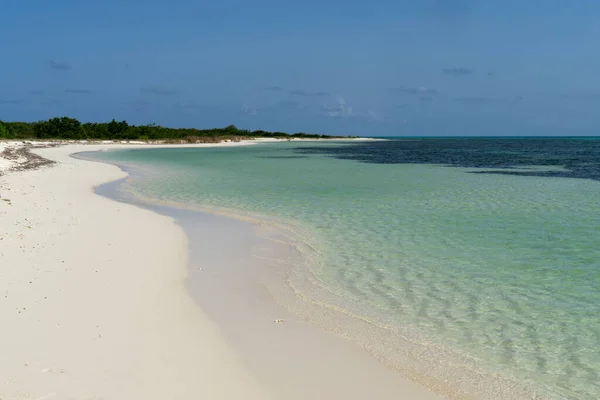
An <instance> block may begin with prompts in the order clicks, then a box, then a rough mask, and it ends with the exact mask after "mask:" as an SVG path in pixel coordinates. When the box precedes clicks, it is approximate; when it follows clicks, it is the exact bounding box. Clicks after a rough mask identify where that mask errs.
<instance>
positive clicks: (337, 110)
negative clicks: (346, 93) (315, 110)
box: [321, 94, 354, 118]
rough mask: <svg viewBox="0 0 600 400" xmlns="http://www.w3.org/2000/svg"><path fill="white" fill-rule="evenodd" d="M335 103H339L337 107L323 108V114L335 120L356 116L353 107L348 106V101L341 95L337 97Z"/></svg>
mask: <svg viewBox="0 0 600 400" xmlns="http://www.w3.org/2000/svg"><path fill="white" fill-rule="evenodd" d="M335 101H336V102H337V107H327V106H324V107H322V108H321V112H322V113H324V114H325V115H327V116H329V117H335V118H347V117H351V116H353V115H354V114H353V110H352V107H351V106H349V105H348V104H346V99H344V98H343V97H342V96H340V95H339V94H338V95H336V96H335Z"/></svg>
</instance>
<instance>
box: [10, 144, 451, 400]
mask: <svg viewBox="0 0 600 400" xmlns="http://www.w3.org/2000/svg"><path fill="white" fill-rule="evenodd" d="M243 144H251V142H250V143H243ZM12 145H17V144H12ZM229 145H239V144H231V143H227V144H218V145H217V146H229ZM3 146H6V144H4V145H3V144H2V143H0V153H1V152H2V147H3ZM139 146H140V145H137V144H122V145H121V144H119V145H114V144H105V145H67V146H61V147H56V148H46V149H36V150H34V152H35V153H37V154H40V155H42V156H43V157H46V158H48V159H50V160H53V161H56V164H54V165H53V166H50V167H43V168H41V169H36V170H29V171H18V172H14V171H13V172H7V170H8V169H9V168H11V167H12V166H14V162H11V163H8V162H6V161H0V172H2V170H4V171H5V174H4V175H3V176H0V316H1V318H2V319H1V321H2V325H1V332H2V333H1V335H0V337H1V338H2V340H1V341H0V355H1V356H0V399H2V400H12V399H39V400H41V399H78V400H79V399H95V400H96V399H111V400H112V399H128V400H132V399H144V400H145V399H161V400H163V399H288V398H289V399H302V398H317V399H318V398H321V397H320V396H319V394H322V395H324V396H325V397H322V398H343V399H363V398H367V397H369V394H373V395H374V396H375V397H376V398H378V399H387V398H389V399H411V400H412V399H415V400H433V399H439V398H440V397H438V396H436V395H434V394H433V393H431V392H429V391H427V390H425V389H422V388H420V387H419V386H417V385H415V384H414V383H412V382H410V381H407V380H405V379H403V378H402V377H400V376H399V375H398V374H397V373H396V372H394V371H392V370H390V369H388V368H387V367H385V366H383V364H380V363H379V362H378V361H377V360H375V359H374V358H372V357H370V356H369V355H368V354H367V352H366V351H364V350H363V349H361V348H360V347H359V346H356V345H354V344H352V343H350V342H348V341H345V340H343V339H340V338H339V337H337V336H335V335H330V334H324V333H321V332H317V331H316V330H315V328H313V327H311V326H310V325H307V324H305V323H302V322H301V321H299V320H298V319H296V318H295V317H294V316H293V315H290V314H286V313H281V312H280V311H278V310H276V309H273V310H269V309H268V308H265V307H264V304H262V305H261V307H260V310H258V309H256V310H251V311H252V312H248V313H246V312H241V313H240V316H243V315H254V316H260V315H261V314H262V315H263V317H264V318H263V317H260V318H257V319H254V320H252V321H250V320H248V321H247V320H244V318H241V317H240V319H239V320H237V318H236V320H237V321H238V322H239V324H238V325H235V326H232V325H231V324H229V325H228V326H225V325H223V326H221V325H217V324H216V323H215V322H214V321H215V320H216V321H217V322H219V323H221V324H223V323H224V320H223V319H219V318H214V319H211V318H210V314H207V313H206V312H205V311H204V310H203V308H201V307H199V306H198V304H197V303H195V301H194V299H193V298H192V297H191V296H190V294H189V292H188V290H187V288H186V279H187V278H188V273H189V270H188V261H189V260H188V257H189V256H188V242H187V237H186V235H185V233H184V231H183V230H182V228H181V227H180V226H178V225H176V224H175V222H174V220H173V219H171V218H169V217H166V216H162V215H159V214H157V213H154V212H152V211H149V210H146V209H142V208H138V207H135V206H133V205H129V204H124V203H119V202H115V201H112V200H109V199H107V198H104V197H102V196H99V195H97V194H95V193H94V191H93V188H94V187H95V186H97V185H99V184H101V183H104V182H110V181H114V180H117V179H120V178H123V177H124V176H125V173H123V172H122V171H120V170H119V169H118V168H117V167H114V166H110V165H106V164H99V163H92V162H88V161H83V160H79V159H74V158H71V157H69V155H70V154H72V153H75V152H79V151H93V150H101V149H107V148H115V147H119V148H126V147H128V148H129V147H139ZM193 146H215V145H193ZM20 161H24V160H20ZM4 199H7V200H9V201H4ZM219 224H220V225H222V224H223V222H219ZM215 231H218V230H217V228H215ZM219 232H220V231H219ZM221 233H223V232H221ZM210 236H212V235H210ZM244 240H246V239H243V238H242V242H243V241H244ZM222 242H223V241H222ZM240 248H241V245H240ZM232 281H233V280H232ZM188 286H189V285H188ZM191 288H192V289H193V288H194V287H193V285H192V287H191ZM215 296H216V295H215V294H210V293H207V296H205V298H206V299H208V300H207V301H210V299H214V298H215ZM200 297H202V296H200ZM225 300H226V303H228V304H231V305H234V304H235V301H240V298H239V297H238V298H235V300H234V297H232V298H231V299H230V300H227V299H225ZM199 303H200V305H202V302H201V301H199ZM217 306H218V307H217V308H214V307H213V308H212V309H211V312H213V313H214V312H215V311H217V312H229V313H231V314H233V313H234V310H229V311H228V310H227V309H226V308H221V306H220V305H217ZM251 306H252V304H243V303H240V304H239V306H238V308H240V309H242V308H243V307H251ZM209 308H210V307H209ZM213 316H214V315H213ZM277 317H283V318H284V319H285V323H283V324H276V323H274V320H273V318H277ZM246 319H248V318H246ZM263 320H264V321H263ZM277 327H279V328H277ZM244 330H247V332H248V335H245V334H242V333H243V332H244ZM232 332H238V333H239V334H237V335H232V334H231V333H232ZM252 336H255V337H256V339H253V340H254V341H249V342H248V343H251V348H249V347H248V346H246V348H245V351H240V350H241V349H242V347H243V346H240V343H239V340H240V338H245V337H249V338H251V337H252ZM244 340H245V339H244ZM261 343H262V344H261ZM274 346H275V347H278V348H279V350H277V351H275V352H273V348H274ZM278 365H281V366H282V367H283V366H284V365H285V367H286V368H278ZM373 385H374V386H373ZM288 389H289V390H291V391H292V393H290V392H287V393H286V391H287V390H288Z"/></svg>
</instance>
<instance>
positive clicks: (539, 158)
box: [296, 138, 600, 181]
mask: <svg viewBox="0 0 600 400" xmlns="http://www.w3.org/2000/svg"><path fill="white" fill-rule="evenodd" d="M296 152H297V153H299V154H319V155H326V156H331V157H334V158H338V159H343V160H354V161H358V162H364V163H372V164H438V165H446V166H449V167H464V168H482V169H488V170H483V171H475V173H484V174H503V175H520V176H542V177H544V176H545V177H559V178H580V179H593V180H597V181H600V139H599V138H585V139H584V138H560V139H558V138H539V139H537V138H516V139H513V138H510V139H509V138H502V139H499V138H493V139H490V138H487V139H484V138H447V139H440V138H436V139H411V140H387V141H374V142H359V143H353V144H347V145H342V146H326V147H325V146H323V147H318V146H305V147H301V148H298V149H297V150H296ZM532 165H536V166H547V167H562V168H564V169H565V170H560V171H547V170H532V169H526V168H524V167H527V166H532ZM490 168H493V169H505V171H498V170H496V171H489V169H490Z"/></svg>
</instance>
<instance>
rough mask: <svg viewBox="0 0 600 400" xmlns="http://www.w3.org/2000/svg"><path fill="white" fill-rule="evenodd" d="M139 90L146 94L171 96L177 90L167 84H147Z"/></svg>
mask: <svg viewBox="0 0 600 400" xmlns="http://www.w3.org/2000/svg"><path fill="white" fill-rule="evenodd" d="M140 92H142V93H146V94H153V95H155V96H172V95H174V94H177V93H178V92H179V91H178V90H177V89H175V88H172V87H167V86H147V87H143V88H141V89H140Z"/></svg>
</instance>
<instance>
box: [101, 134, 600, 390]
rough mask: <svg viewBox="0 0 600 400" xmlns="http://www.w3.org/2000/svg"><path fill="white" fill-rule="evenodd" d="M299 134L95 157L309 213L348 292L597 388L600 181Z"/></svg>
mask: <svg viewBox="0 0 600 400" xmlns="http://www.w3.org/2000/svg"><path fill="white" fill-rule="evenodd" d="M302 146H305V145H302V144H297V143H282V144H269V145H257V146H244V147H229V148H206V149H174V148H173V149H143V150H121V151H111V152H103V153H97V154H94V155H93V156H92V157H93V158H95V159H101V160H104V161H108V162H113V163H119V164H122V165H128V166H133V167H134V168H137V169H138V170H139V171H143V172H144V173H142V174H140V175H139V176H137V175H136V177H135V178H134V179H132V180H130V181H129V182H128V184H127V185H128V189H129V190H131V191H132V192H133V193H136V194H138V195H139V196H143V197H146V198H148V197H149V198H153V199H157V200H162V201H169V202H176V203H181V204H202V205H209V206H210V205H213V206H218V207H220V208H225V209H232V210H240V211H246V212H250V213H253V214H258V215H268V216H273V217H276V218H278V219H281V220H282V221H292V222H294V223H297V224H298V225H299V226H302V228H303V229H306V231H308V232H310V235H308V236H306V237H305V238H304V239H305V240H308V241H310V242H311V243H310V244H311V246H313V247H314V248H315V249H316V250H317V253H316V256H315V257H314V259H313V264H312V266H311V268H312V272H313V273H314V274H315V275H316V276H317V278H318V279H319V280H320V281H321V282H323V284H324V285H325V286H327V288H328V289H329V290H331V291H332V292H334V293H336V294H337V295H339V296H341V297H342V298H345V299H348V302H349V304H350V303H352V304H361V305H363V306H364V307H365V309H369V310H371V311H373V315H380V316H382V317H385V320H386V322H387V323H390V321H391V323H397V324H398V325H402V326H405V325H409V326H411V327H414V328H415V329H416V330H417V331H418V332H422V333H423V335H424V337H426V338H428V340H431V341H432V342H433V343H436V344H443V345H447V346H449V347H451V348H453V349H456V350H458V351H461V352H463V353H464V354H467V355H468V356H469V357H471V358H472V359H474V360H477V362H479V363H481V364H482V365H485V366H486V367H487V368H489V369H490V370H492V371H496V372H499V373H501V374H504V375H506V376H508V377H510V378H513V379H516V380H518V381H520V382H525V383H527V384H529V385H533V386H535V387H536V388H539V389H540V391H541V392H542V393H546V394H550V395H551V397H555V398H569V399H598V398H600V318H599V317H598V309H599V306H600V235H598V232H600V207H598V203H599V199H600V182H596V181H593V180H586V179H569V178H560V177H547V176H516V175H504V174H472V173H469V172H471V171H473V169H472V168H448V167H445V166H441V165H435V164H418V163H417V164H415V163H413V164H400V163H397V164H385V163H363V162H358V161H356V160H352V159H338V158H332V157H330V156H328V155H327V154H315V153H311V152H298V151H297V150H298V148H300V147H302ZM318 146H320V147H329V146H343V144H319V145H318ZM532 170H535V171H553V170H556V171H560V170H561V167H560V166H548V165H546V166H543V167H536V168H534V169H532ZM500 171H502V170H500Z"/></svg>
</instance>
